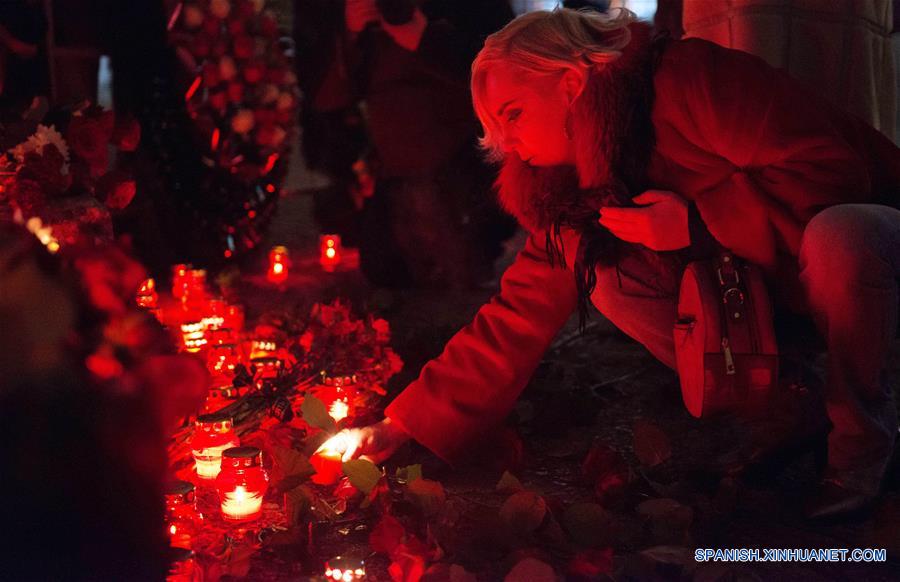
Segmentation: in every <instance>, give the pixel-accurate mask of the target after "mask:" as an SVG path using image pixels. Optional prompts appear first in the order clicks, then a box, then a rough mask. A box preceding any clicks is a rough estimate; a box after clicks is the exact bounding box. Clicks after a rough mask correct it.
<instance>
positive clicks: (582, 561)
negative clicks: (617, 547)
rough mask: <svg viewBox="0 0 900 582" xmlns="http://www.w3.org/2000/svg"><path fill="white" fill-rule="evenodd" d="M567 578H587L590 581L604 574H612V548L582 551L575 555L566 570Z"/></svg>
mask: <svg viewBox="0 0 900 582" xmlns="http://www.w3.org/2000/svg"><path fill="white" fill-rule="evenodd" d="M566 570H567V573H568V574H569V576H577V577H581V578H589V579H591V580H594V579H597V578H598V577H600V576H602V575H606V574H612V570H613V551H612V548H603V549H590V550H582V551H580V552H578V553H577V554H575V556H574V557H573V558H572V559H571V560H570V561H569V565H568V567H567V568H566Z"/></svg>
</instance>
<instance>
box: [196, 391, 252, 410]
mask: <svg viewBox="0 0 900 582" xmlns="http://www.w3.org/2000/svg"><path fill="white" fill-rule="evenodd" d="M244 394H246V390H245V389H242V388H235V387H234V386H232V385H231V384H227V385H224V386H215V387H213V388H210V389H209V391H208V392H207V393H206V400H205V401H204V402H203V414H215V413H216V412H218V411H220V410H222V409H223V408H225V407H226V406H228V405H230V404H233V403H234V402H235V401H236V400H237V399H238V398H240V397H241V396H243V395H244Z"/></svg>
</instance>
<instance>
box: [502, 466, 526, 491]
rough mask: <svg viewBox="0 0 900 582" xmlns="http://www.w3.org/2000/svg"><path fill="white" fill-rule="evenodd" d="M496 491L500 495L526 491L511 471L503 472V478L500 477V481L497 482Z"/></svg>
mask: <svg viewBox="0 0 900 582" xmlns="http://www.w3.org/2000/svg"><path fill="white" fill-rule="evenodd" d="M496 489H497V491H498V492H500V493H518V492H520V491H525V487H523V486H522V482H521V481H519V479H518V477H516V476H515V475H513V474H512V473H510V472H509V471H503V476H502V477H500V481H498V482H497V488H496Z"/></svg>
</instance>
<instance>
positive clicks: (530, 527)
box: [500, 491, 547, 532]
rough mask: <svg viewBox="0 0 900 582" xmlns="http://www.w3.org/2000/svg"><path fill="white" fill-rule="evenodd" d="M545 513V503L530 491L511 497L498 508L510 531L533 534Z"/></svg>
mask: <svg viewBox="0 0 900 582" xmlns="http://www.w3.org/2000/svg"><path fill="white" fill-rule="evenodd" d="M546 513H547V502H546V501H544V498H543V497H541V496H540V495H538V494H537V493H533V492H531V491H520V492H519V493H516V494H515V495H513V496H511V497H510V498H509V499H507V500H506V502H505V503H504V504H503V506H502V507H501V508H500V519H502V520H503V521H504V522H505V523H506V524H507V525H508V526H510V528H512V531H515V532H533V531H534V530H536V529H537V528H538V527H540V525H541V522H542V521H544V515H545V514H546Z"/></svg>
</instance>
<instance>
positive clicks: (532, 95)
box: [484, 67, 575, 166]
mask: <svg viewBox="0 0 900 582" xmlns="http://www.w3.org/2000/svg"><path fill="white" fill-rule="evenodd" d="M567 75H568V74H567ZM567 75H564V76H563V77H562V78H561V79H558V80H557V79H554V78H552V77H544V78H538V79H534V78H533V77H528V76H527V75H525V74H523V72H522V71H521V70H520V69H517V68H513V67H494V68H493V69H491V70H490V71H489V72H488V73H487V75H486V77H485V94H484V105H485V107H487V108H488V111H490V113H491V115H493V116H494V118H495V119H496V120H497V123H498V124H499V128H500V138H501V143H502V149H503V152H504V153H505V154H506V155H510V154H515V155H518V156H519V158H521V159H522V161H523V162H525V163H527V164H529V165H531V166H558V165H563V164H570V165H571V164H574V163H575V161H574V160H575V154H574V147H573V146H572V141H571V140H570V139H569V138H568V137H566V118H567V116H568V110H569V103H570V94H569V93H570V92H569V91H567V90H566V79H567Z"/></svg>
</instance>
